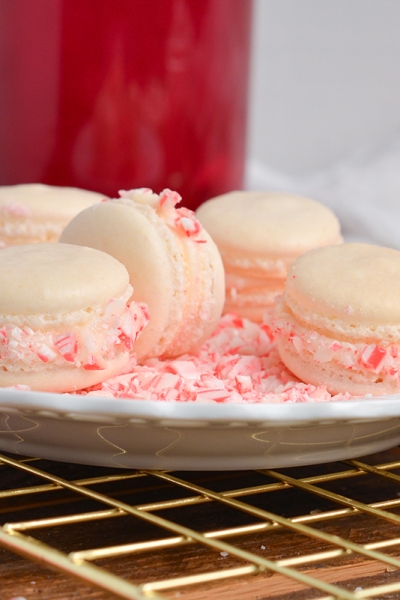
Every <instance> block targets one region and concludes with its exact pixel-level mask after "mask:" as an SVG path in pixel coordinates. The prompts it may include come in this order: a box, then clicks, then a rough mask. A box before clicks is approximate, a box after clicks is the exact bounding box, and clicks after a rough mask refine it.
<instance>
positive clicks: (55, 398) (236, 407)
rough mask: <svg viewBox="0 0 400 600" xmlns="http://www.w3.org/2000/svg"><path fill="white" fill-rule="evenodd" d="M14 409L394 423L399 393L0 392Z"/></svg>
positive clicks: (155, 417)
mask: <svg viewBox="0 0 400 600" xmlns="http://www.w3.org/2000/svg"><path fill="white" fill-rule="evenodd" d="M12 408H14V409H19V410H28V411H33V412H35V411H36V412H38V411H49V412H50V413H51V412H63V413H65V415H66V416H67V415H68V414H74V418H75V419H76V418H77V417H79V415H82V416H83V415H85V416H87V415H93V416H96V415H103V416H104V415H109V416H110V417H112V418H117V417H119V418H127V419H133V418H134V417H138V418H142V419H147V420H151V421H162V420H165V419H173V420H174V421H177V422H179V421H181V422H182V423H184V422H185V421H196V420H199V421H202V422H204V421H207V422H208V423H209V424H210V425H211V424H212V423H221V422H231V421H236V422H238V423H240V422H243V424H246V423H257V422H262V421H270V422H276V423H278V422H279V423H284V422H290V423H294V422H299V423H300V422H304V421H307V422H320V421H330V420H332V421H349V420H359V419H361V420H367V421H370V420H374V421H378V420H379V421H380V420H385V419H389V418H394V417H399V418H400V393H399V394H391V395H387V396H376V397H372V398H355V399H351V400H336V401H325V402H304V403H294V402H293V403H290V402H286V403H277V404H275V403H267V402H266V403H252V404H249V403H234V402H229V403H217V402H214V403H202V402H199V403H197V402H195V401H194V402H179V401H168V402H167V401H161V400H146V399H143V400H134V399H131V398H126V399H125V398H107V397H104V396H100V395H99V396H96V395H90V396H83V395H79V394H77V395H73V394H58V393H50V392H34V391H25V390H14V389H10V388H8V389H7V388H3V389H0V410H2V409H7V410H8V409H12Z"/></svg>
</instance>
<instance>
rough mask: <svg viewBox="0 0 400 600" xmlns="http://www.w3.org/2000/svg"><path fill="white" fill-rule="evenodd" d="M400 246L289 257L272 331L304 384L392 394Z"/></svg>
mask: <svg viewBox="0 0 400 600" xmlns="http://www.w3.org/2000/svg"><path fill="white" fill-rule="evenodd" d="M399 299H400V252H399V251H398V250H393V249H391V248H383V247H380V246H373V245H369V244H359V243H347V244H342V245H338V246H330V247H326V248H319V249H316V250H312V251H310V252H307V253H306V254H304V255H303V256H300V257H298V258H297V259H296V260H295V261H293V263H292V265H291V267H290V269H289V273H288V277H287V282H286V288H285V292H284V293H283V294H282V295H281V296H280V297H279V299H278V300H277V302H276V306H275V307H274V310H273V320H272V329H273V332H274V334H275V336H276V339H277V344H278V350H279V353H280V356H281V358H282V361H283V362H284V364H285V365H286V367H287V368H288V369H289V370H290V371H291V372H292V373H294V374H295V375H296V376H297V377H298V378H299V379H301V380H302V381H304V382H305V383H311V384H313V385H326V388H327V389H328V391H329V392H331V393H340V392H349V393H350V394H352V395H355V396H364V395H365V394H371V395H373V396H378V395H382V394H390V393H398V392H399V387H400V384H399V369H400V301H399Z"/></svg>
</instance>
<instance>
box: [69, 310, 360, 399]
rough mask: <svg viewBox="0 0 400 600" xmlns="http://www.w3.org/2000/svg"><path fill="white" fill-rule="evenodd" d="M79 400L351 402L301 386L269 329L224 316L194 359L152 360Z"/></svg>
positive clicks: (321, 388) (109, 380)
mask: <svg viewBox="0 0 400 600" xmlns="http://www.w3.org/2000/svg"><path fill="white" fill-rule="evenodd" d="M76 393H77V394H84V395H93V396H103V397H111V398H128V399H136V400H161V401H166V402H200V403H215V402H218V403H233V402H236V403H249V404H255V403H285V402H286V403H300V402H328V401H339V400H348V399H350V398H351V396H350V395H349V394H337V395H331V394H330V393H329V392H328V391H327V390H326V387H325V386H318V387H316V386H314V385H310V384H305V383H302V382H300V381H299V380H298V379H296V378H295V377H294V375H293V374H292V373H290V372H289V371H288V370H287V369H286V367H285V366H284V365H283V363H282V362H281V360H280V358H279V354H278V351H277V348H276V344H275V340H274V337H273V335H272V333H271V329H270V327H269V326H268V324H259V323H254V322H252V321H250V320H248V319H245V318H241V317H239V316H237V315H236V314H233V313H230V314H226V315H224V316H223V317H222V318H221V320H220V322H219V324H218V326H217V328H216V330H215V332H214V334H213V335H212V336H211V337H210V338H209V339H208V340H207V341H206V342H205V343H204V344H203V345H202V346H201V348H200V349H199V351H198V352H197V353H196V354H193V355H189V354H185V355H183V356H180V357H178V358H174V359H163V360H161V359H158V358H152V359H148V360H146V361H145V362H144V363H143V364H141V365H133V366H132V367H131V368H130V370H129V372H126V371H125V373H124V374H122V375H118V376H116V377H112V378H110V379H108V380H106V381H104V382H103V383H100V384H98V385H95V386H93V387H91V388H89V389H86V390H81V391H79V392H76Z"/></svg>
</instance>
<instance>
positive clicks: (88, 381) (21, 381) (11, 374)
mask: <svg viewBox="0 0 400 600" xmlns="http://www.w3.org/2000/svg"><path fill="white" fill-rule="evenodd" d="M128 361H129V354H128V352H121V353H119V354H117V355H116V356H115V357H114V358H113V359H105V363H106V367H105V368H104V369H102V370H98V371H97V370H94V371H88V370H86V369H84V368H83V367H80V368H76V367H69V366H68V365H67V366H66V367H65V368H60V367H59V368H51V367H50V368H46V367H45V366H43V368H42V369H38V370H23V369H16V370H9V371H5V370H3V369H0V387H11V386H14V385H16V384H18V385H27V386H29V387H30V388H31V389H32V390H35V391H40V392H58V393H64V392H74V391H76V390H82V389H84V388H87V387H91V386H93V385H96V384H98V383H101V382H102V381H105V380H106V379H109V378H110V377H114V376H115V375H117V374H119V373H120V372H121V371H122V369H123V368H124V367H125V365H126V364H127V363H128Z"/></svg>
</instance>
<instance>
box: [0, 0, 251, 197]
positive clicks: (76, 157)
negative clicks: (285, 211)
mask: <svg viewBox="0 0 400 600" xmlns="http://www.w3.org/2000/svg"><path fill="white" fill-rule="evenodd" d="M251 8H252V7H251V0H0V184H2V185H10V184H16V183H23V182H42V183H48V184H52V185H71V186H77V187H82V188H87V189H91V190H96V191H99V192H101V193H104V194H106V195H109V196H112V197H115V196H116V195H117V193H118V190H120V189H130V188H135V187H150V188H152V189H153V190H154V191H157V192H159V191H161V190H162V189H163V188H165V187H169V188H171V189H174V190H177V191H179V192H180V193H181V194H182V196H183V199H184V201H183V204H185V205H186V206H189V207H191V208H195V207H196V206H197V205H198V204H199V203H200V202H202V201H203V200H205V199H207V198H210V197H212V196H215V195H217V194H220V193H223V192H226V191H229V190H232V189H240V188H241V187H242V182H243V170H244V157H245V137H246V112H247V94H248V71H249V50H250V29H251Z"/></svg>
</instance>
